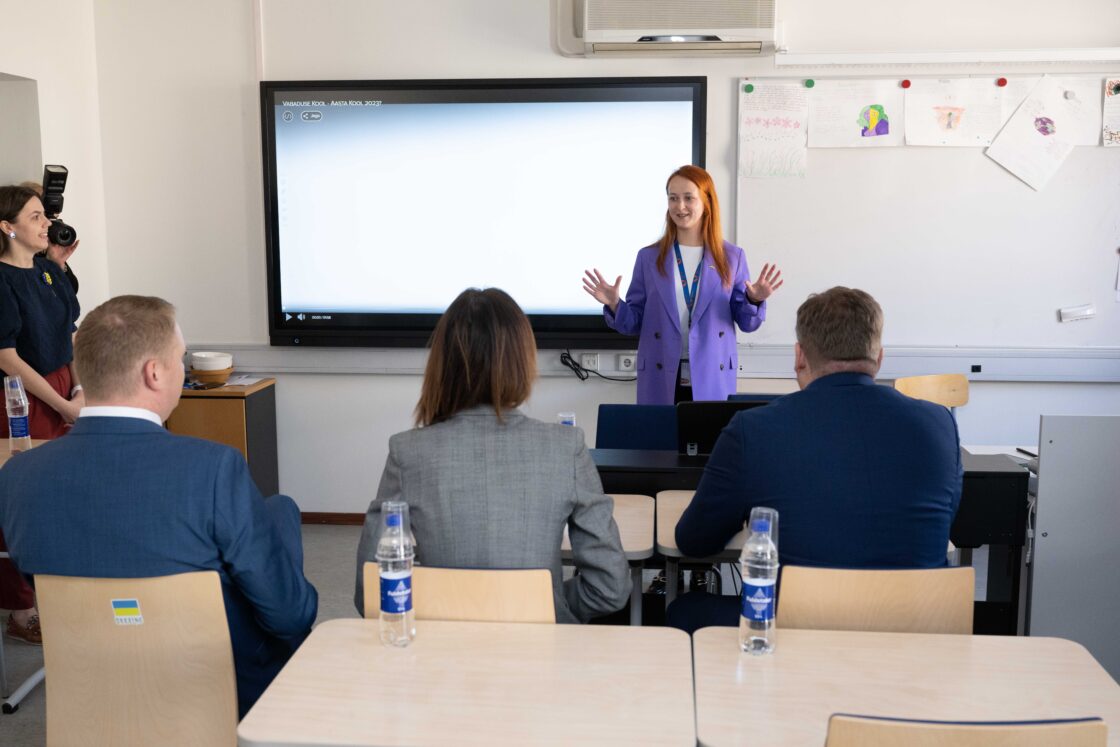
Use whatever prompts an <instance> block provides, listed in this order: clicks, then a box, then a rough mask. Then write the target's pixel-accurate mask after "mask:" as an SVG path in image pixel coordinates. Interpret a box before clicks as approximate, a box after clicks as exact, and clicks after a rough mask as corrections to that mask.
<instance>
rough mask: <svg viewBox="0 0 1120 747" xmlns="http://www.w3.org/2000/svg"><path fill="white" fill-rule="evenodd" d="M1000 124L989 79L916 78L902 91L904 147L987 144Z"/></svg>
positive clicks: (997, 98)
mask: <svg viewBox="0 0 1120 747" xmlns="http://www.w3.org/2000/svg"><path fill="white" fill-rule="evenodd" d="M1000 121H1001V120H1000V89H999V88H998V87H997V86H996V85H995V84H994V81H992V80H991V79H979V78H952V79H943V80H937V79H932V78H917V79H914V80H912V81H911V82H910V87H909V88H908V89H906V144H907V145H949V146H961V147H976V146H978V145H979V146H983V145H991V142H992V138H993V137H995V135H996V132H997V131H998V130H999V126H1000Z"/></svg>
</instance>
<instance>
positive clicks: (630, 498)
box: [560, 493, 654, 625]
mask: <svg viewBox="0 0 1120 747" xmlns="http://www.w3.org/2000/svg"><path fill="white" fill-rule="evenodd" d="M611 498H612V499H613V500H614V521H615V524H617V525H618V535H619V538H620V539H621V540H622V552H623V553H624V554H625V555H626V559H627V560H628V561H630V580H631V587H630V624H631V625H641V624H642V561H643V560H646V559H647V558H650V557H653V505H654V502H653V498H651V497H649V496H648V495H629V494H626V493H619V494H616V495H612V496H611ZM560 558H561V559H562V560H564V561H570V560H571V559H572V543H571V540H569V539H568V527H567V526H566V525H565V526H564V539H563V540H562V541H561V543H560Z"/></svg>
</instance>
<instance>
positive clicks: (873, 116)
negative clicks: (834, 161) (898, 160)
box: [809, 79, 909, 148]
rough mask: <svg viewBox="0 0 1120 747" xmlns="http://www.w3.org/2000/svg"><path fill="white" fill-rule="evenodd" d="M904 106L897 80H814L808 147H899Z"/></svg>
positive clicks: (905, 123)
mask: <svg viewBox="0 0 1120 747" xmlns="http://www.w3.org/2000/svg"><path fill="white" fill-rule="evenodd" d="M905 106H906V103H905V99H904V98H903V92H902V89H901V88H899V86H898V80H897V79H895V80H818V81H816V85H815V86H814V87H813V88H812V90H810V91H809V147H810V148H868V147H883V146H892V145H902V144H903V140H904V135H903V132H904V130H905V129H906V127H905V126H904V125H907V126H908V124H909V123H908V122H907V120H906V115H905V113H904V109H905Z"/></svg>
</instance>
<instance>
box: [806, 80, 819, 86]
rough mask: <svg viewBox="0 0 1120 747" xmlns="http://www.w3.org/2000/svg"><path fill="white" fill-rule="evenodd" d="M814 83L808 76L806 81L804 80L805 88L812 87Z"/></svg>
mask: <svg viewBox="0 0 1120 747" xmlns="http://www.w3.org/2000/svg"><path fill="white" fill-rule="evenodd" d="M815 85H817V84H816V81H814V80H813V79H812V78H809V79H808V80H807V81H805V87H806V88H812V87H813V86H815Z"/></svg>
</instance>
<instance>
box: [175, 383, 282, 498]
mask: <svg viewBox="0 0 1120 747" xmlns="http://www.w3.org/2000/svg"><path fill="white" fill-rule="evenodd" d="M275 384H276V379H261V380H260V381H258V382H256V383H254V384H249V385H247V386H222V387H218V388H217V389H184V390H183V395H182V397H181V398H180V399H179V404H178V405H177V406H176V407H175V410H174V411H173V412H172V413H171V415H170V417H168V418H167V430H169V431H171V432H172V433H178V434H180V435H183V436H194V437H196V438H205V439H206V440H208V441H217V442H218V443H220V444H226V445H227V446H232V447H233V448H235V449H237V450H238V451H240V452H241V455H242V456H244V457H245V461H246V462H247V463H248V464H249V474H250V475H251V476H252V477H253V482H255V483H256V484H257V488H258V489H259V490H260V491H261V493H263V494H264V495H274V494H276V493H279V492H280V477H279V474H280V473H279V462H278V458H277V454H276V386H275Z"/></svg>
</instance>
